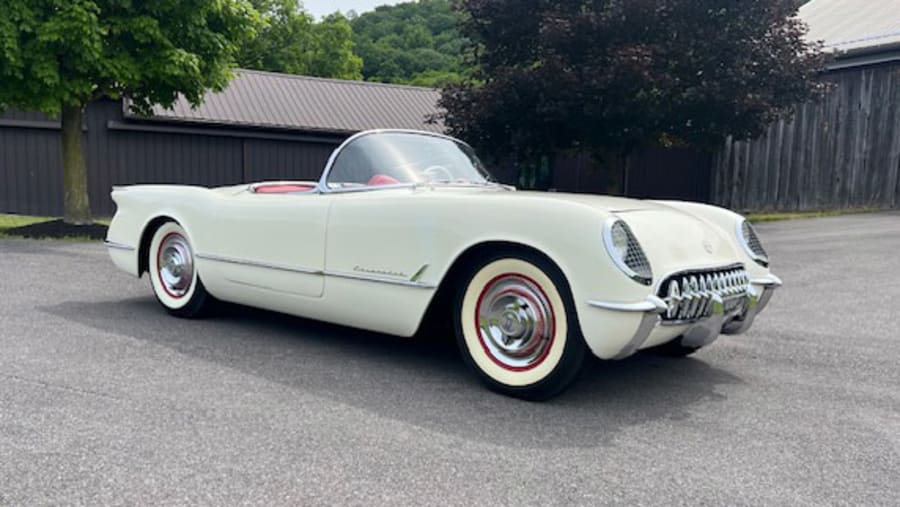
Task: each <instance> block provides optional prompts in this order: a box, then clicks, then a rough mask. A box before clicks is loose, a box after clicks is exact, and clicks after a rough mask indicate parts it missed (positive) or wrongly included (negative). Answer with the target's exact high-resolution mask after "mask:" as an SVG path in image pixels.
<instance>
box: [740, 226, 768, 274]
mask: <svg viewBox="0 0 900 507" xmlns="http://www.w3.org/2000/svg"><path fill="white" fill-rule="evenodd" d="M735 236H737V239H738V243H740V244H741V248H743V249H744V253H746V254H747V256H748V257H750V258H751V259H753V262H755V263H757V264H759V265H760V266H762V267H764V268H767V267H769V254H768V253H766V249H765V248H763V246H762V241H760V239H759V235H757V234H756V231H755V230H754V229H753V225H752V224H751V223H750V222H749V221H748V220H746V219H744V220H739V221H738V223H737V226H736V227H735Z"/></svg>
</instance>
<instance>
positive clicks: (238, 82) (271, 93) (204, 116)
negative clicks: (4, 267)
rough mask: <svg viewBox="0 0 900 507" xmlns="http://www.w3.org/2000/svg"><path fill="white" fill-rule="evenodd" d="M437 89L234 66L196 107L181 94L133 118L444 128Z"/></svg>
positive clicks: (310, 127)
mask: <svg viewBox="0 0 900 507" xmlns="http://www.w3.org/2000/svg"><path fill="white" fill-rule="evenodd" d="M439 98H440V92H439V91H437V90H434V89H431V88H419V87H414V86H400V85H392V84H381V83H367V82H362V81H343V80H338V79H322V78H315V77H308V76H295V75H290V74H276V73H272V72H260V71H254V70H237V71H235V78H234V79H233V80H232V81H231V83H229V85H228V87H227V88H226V89H225V90H223V91H222V92H220V93H212V92H210V93H207V95H206V100H205V101H204V102H203V104H201V105H200V106H199V107H198V108H196V109H192V108H191V105H190V104H189V103H188V102H187V101H186V100H184V99H183V98H180V99H179V100H178V101H177V102H176V103H175V104H174V106H173V107H172V108H171V109H164V108H162V107H160V106H156V107H154V109H153V116H152V117H151V118H141V117H138V116H136V115H133V114H131V113H129V112H127V111H126V116H128V117H130V118H134V119H143V120H147V119H149V120H157V121H176V122H190V123H203V124H214V125H228V126H247V127H257V128H259V127H263V128H278V129H290V130H303V131H310V132H323V133H341V134H344V133H353V132H359V131H362V130H369V129H376V128H404V129H416V130H426V131H430V132H443V131H444V126H443V124H441V123H440V122H438V123H428V121H427V119H428V117H429V116H431V115H433V114H434V113H436V112H438V106H437V101H438V99H439Z"/></svg>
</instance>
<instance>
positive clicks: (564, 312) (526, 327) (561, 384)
mask: <svg viewBox="0 0 900 507" xmlns="http://www.w3.org/2000/svg"><path fill="white" fill-rule="evenodd" d="M454 320H455V321H456V322H455V324H456V336H457V342H458V344H459V348H460V350H461V351H462V355H463V358H464V359H465V361H466V363H467V364H468V365H469V367H471V368H472V369H473V370H474V371H475V373H476V374H477V375H478V376H479V377H480V378H481V380H482V381H483V382H484V383H485V384H486V385H487V386H488V387H489V388H491V389H492V390H494V391H497V392H500V393H502V394H506V395H509V396H514V397H518V398H523V399H528V400H543V399H547V398H550V397H552V396H554V395H556V394H558V393H560V392H561V391H563V390H564V389H565V388H566V387H568V386H569V384H571V383H572V381H573V380H574V379H575V377H576V376H577V374H578V372H579V371H580V370H581V365H582V362H583V361H584V356H585V351H586V349H587V346H586V345H585V343H584V338H583V337H582V336H581V332H580V330H579V325H578V321H577V318H576V315H575V305H574V303H573V302H572V296H571V293H570V290H569V286H568V283H566V280H565V277H564V276H563V275H562V273H561V272H560V271H559V269H558V268H556V266H554V265H552V264H551V263H550V262H548V261H546V260H544V259H543V258H541V257H540V256H537V255H534V254H529V253H527V252H504V253H499V252H498V253H496V254H494V255H491V256H488V257H487V258H483V259H480V260H479V262H476V263H474V264H473V265H472V266H471V267H470V268H469V270H468V271H467V274H466V276H465V278H464V281H463V282H462V283H461V284H460V285H459V288H458V290H457V294H456V304H455V306H454Z"/></svg>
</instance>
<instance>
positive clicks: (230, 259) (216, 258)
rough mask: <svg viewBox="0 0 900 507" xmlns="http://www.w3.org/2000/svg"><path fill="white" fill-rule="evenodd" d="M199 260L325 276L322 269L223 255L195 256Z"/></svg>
mask: <svg viewBox="0 0 900 507" xmlns="http://www.w3.org/2000/svg"><path fill="white" fill-rule="evenodd" d="M195 255H196V257H197V258H198V259H203V260H207V261H215V262H226V263H228V264H238V265H241V266H251V267H254V268H265V269H274V270H277V271H287V272H289V273H301V274H304V275H323V274H325V273H324V272H323V271H322V270H321V269H310V268H298V267H293V266H286V265H284V264H273V263H269V262H258V261H250V260H246V259H236V258H234V257H224V256H221V255H212V254H199V253H198V254H195Z"/></svg>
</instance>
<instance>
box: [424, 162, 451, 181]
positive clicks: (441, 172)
mask: <svg viewBox="0 0 900 507" xmlns="http://www.w3.org/2000/svg"><path fill="white" fill-rule="evenodd" d="M422 174H424V175H425V176H427V177H428V180H429V181H453V173H451V172H450V169H447V168H446V167H444V166H442V165H433V166H429V167H426V168H425V169H424V170H423V171H422ZM439 176H444V177H443V178H441V177H439Z"/></svg>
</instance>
